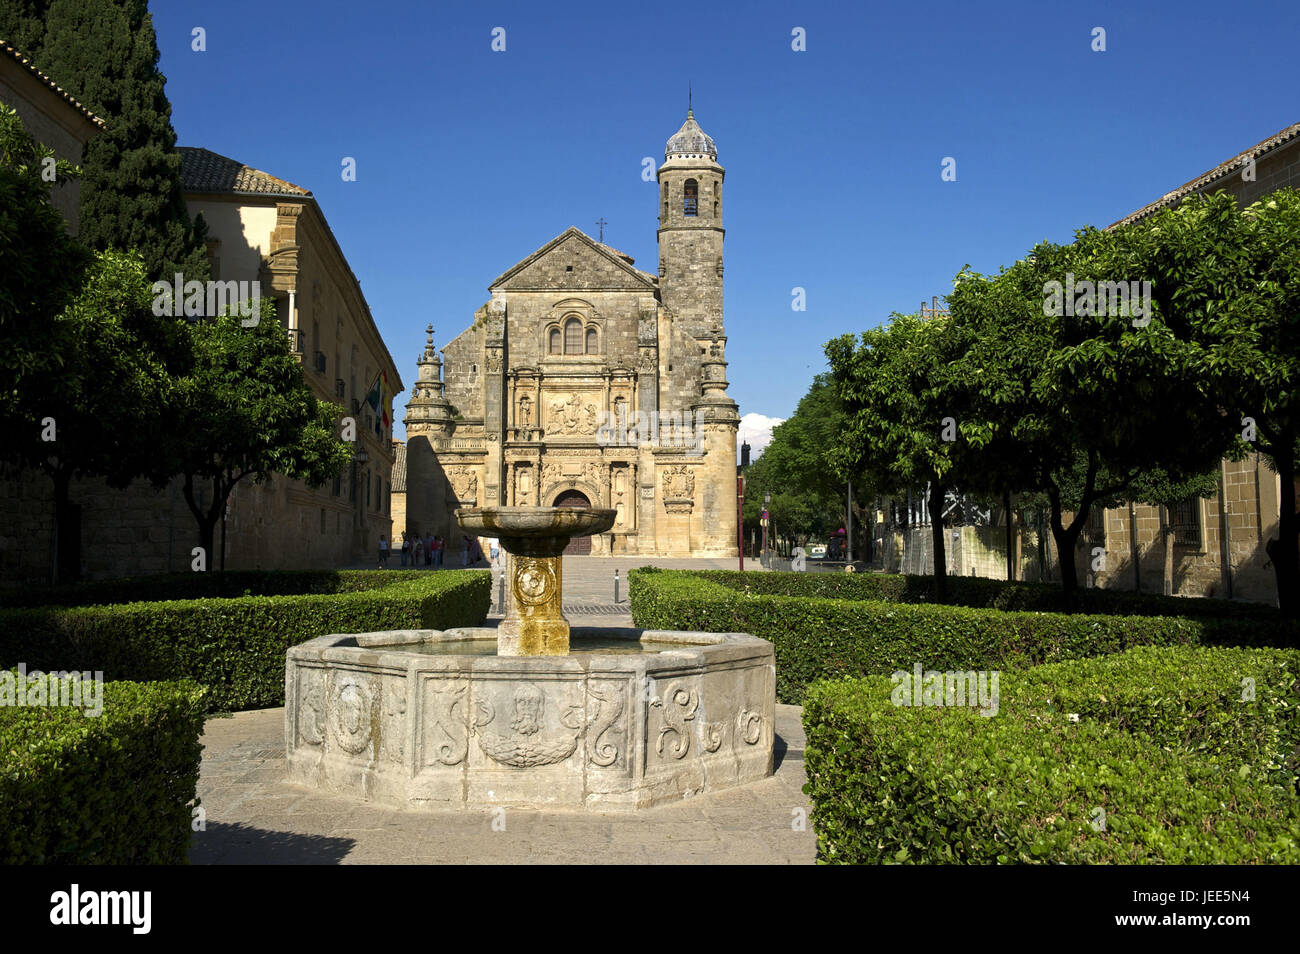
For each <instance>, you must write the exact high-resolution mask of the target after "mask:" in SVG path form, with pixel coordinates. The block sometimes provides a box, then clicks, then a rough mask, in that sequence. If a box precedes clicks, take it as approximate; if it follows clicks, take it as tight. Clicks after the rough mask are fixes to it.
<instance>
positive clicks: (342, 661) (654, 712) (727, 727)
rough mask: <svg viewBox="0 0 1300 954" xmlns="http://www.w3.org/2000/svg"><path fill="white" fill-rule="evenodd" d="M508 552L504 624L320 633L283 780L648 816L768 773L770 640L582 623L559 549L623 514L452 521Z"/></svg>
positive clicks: (504, 510) (393, 798)
mask: <svg viewBox="0 0 1300 954" xmlns="http://www.w3.org/2000/svg"><path fill="white" fill-rule="evenodd" d="M456 517H457V520H459V521H460V524H461V526H462V527H464V528H465V529H466V530H467V531H470V532H473V533H475V534H480V535H487V534H491V535H494V536H496V537H497V538H498V539H499V540H500V542H501V546H502V548H503V549H504V550H505V551H506V553H507V554H508V560H507V568H506V575H507V579H508V585H507V587H506V593H507V599H506V607H505V619H503V620H502V621H501V623H500V624H499V625H498V626H497V627H496V628H491V627H470V628H464V629H456V630H447V631H445V632H441V631H436V630H403V631H389V632H380V633H360V634H351V635H332V636H322V637H320V638H319V639H314V640H311V641H309V642H306V643H303V644H302V645H300V646H295V647H293V648H291V649H290V650H289V651H288V654H287V659H286V666H285V742H286V747H287V750H288V766H289V778H290V780H291V781H295V782H299V783H302V784H306V785H311V786H313V787H317V788H322V789H325V790H328V791H334V792H340V793H345V794H350V795H354V796H356V797H360V798H366V799H375V800H378V801H382V802H387V803H390V804H396V805H402V806H406V807H411V808H420V809H452V808H476V809H482V808H490V807H497V806H513V807H528V808H540V807H550V808H575V809H582V808H591V809H598V810H620V809H639V808H645V807H648V806H651V805H655V804H658V803H661V802H665V801H673V800H677V799H680V798H683V797H686V796H690V795H695V794H699V793H702V792H706V791H712V790H715V789H720V788H727V787H731V786H734V785H740V784H745V783H747V782H752V781H757V780H758V779H761V778H764V777H766V776H768V775H770V774H771V773H772V747H773V738H774V719H775V679H776V667H775V662H774V657H773V652H772V644H771V643H769V642H767V641H766V640H762V639H757V638H755V637H753V636H749V635H747V634H744V633H704V632H682V631H676V630H638V629H611V628H582V627H577V628H571V627H570V625H569V623H568V621H567V620H565V618H564V614H563V609H562V607H563V602H562V583H563V563H562V560H563V557H562V556H561V554H562V553H563V551H564V548H565V547H566V546H567V545H568V542H569V540H570V539H571V538H573V537H575V536H586V535H590V534H594V533H602V532H604V531H606V530H608V529H609V528H610V526H611V525H612V524H613V520H614V511H612V510H588V509H577V508H567V507H495V508H483V509H473V510H458V511H456Z"/></svg>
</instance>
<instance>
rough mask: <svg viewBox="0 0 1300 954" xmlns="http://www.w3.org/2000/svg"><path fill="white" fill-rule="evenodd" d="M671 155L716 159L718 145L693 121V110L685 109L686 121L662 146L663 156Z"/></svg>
mask: <svg viewBox="0 0 1300 954" xmlns="http://www.w3.org/2000/svg"><path fill="white" fill-rule="evenodd" d="M673 156H701V157H707V158H709V159H714V160H716V159H717V158H718V147H717V146H715V145H714V144H713V137H711V136H710V135H709V134H708V133H706V132H705V131H704V130H703V129H701V128H700V124H699V123H697V122H696V121H695V110H693V109H688V110H686V122H684V123H682V128H681V129H679V130H677V132H676V133H674V134H673V136H672V138H671V139H669V140H668V144H667V145H665V146H664V158H665V159H669V158H672V157H673Z"/></svg>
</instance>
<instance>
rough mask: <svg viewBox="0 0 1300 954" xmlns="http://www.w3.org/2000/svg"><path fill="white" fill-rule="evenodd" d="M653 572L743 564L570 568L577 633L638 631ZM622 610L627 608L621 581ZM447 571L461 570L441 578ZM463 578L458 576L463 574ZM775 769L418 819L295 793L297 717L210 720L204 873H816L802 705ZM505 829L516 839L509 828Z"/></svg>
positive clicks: (780, 725) (781, 734) (570, 607)
mask: <svg viewBox="0 0 1300 954" xmlns="http://www.w3.org/2000/svg"><path fill="white" fill-rule="evenodd" d="M649 564H654V565H658V566H665V567H680V568H686V567H689V568H700V569H703V568H711V567H718V568H734V567H735V565H736V561H734V560H667V559H664V560H655V559H654V558H645V557H627V558H619V557H566V558H565V560H564V595H565V612H566V615H569V616H570V618H571V619H572V621H573V622H574V623H575V624H576V625H581V626H627V625H630V623H631V617H630V615H628V610H627V582H626V581H627V571H628V569H630V568H632V567H635V566H646V565H649ZM616 569H617V570H618V572H619V598H620V603H618V604H615V603H614V591H613V584H614V571H615V570H616ZM441 572H448V571H441ZM450 572H456V571H454V570H453V571H450ZM776 713H777V715H776V744H775V754H774V762H775V768H776V771H775V773H774V774H773V775H772V777H771V778H767V779H764V780H763V781H761V782H758V783H756V784H753V785H748V786H743V787H739V788H733V789H727V790H724V791H721V792H716V793H709V794H704V795H697V796H694V797H691V798H688V799H685V800H683V801H682V802H680V803H677V804H671V805H662V806H659V807H656V808H649V809H644V810H642V811H640V812H636V813H625V812H620V813H608V814H606V813H597V812H577V811H537V810H528V809H508V810H506V811H505V813H504V815H498V816H497V817H495V818H494V815H493V813H492V812H474V811H468V812H467V811H461V812H418V811H412V810H407V809H400V808H392V807H388V806H381V805H376V804H373V803H366V802H361V801H356V800H353V799H350V798H344V797H341V796H335V795H328V794H324V793H321V792H317V791H315V790H313V789H308V788H304V787H301V786H296V785H291V784H288V783H286V782H285V781H283V779H284V775H285V755H284V710H283V709H282V708H280V709H263V710H258V711H253V712H240V713H236V714H234V715H232V716H225V717H221V716H214V717H212V718H210V719H208V722H207V726H206V728H205V731H204V734H203V738H202V742H203V746H204V750H203V767H202V772H201V776H200V779H199V796H200V798H201V800H202V805H203V808H204V812H205V819H206V825H207V829H206V831H202V832H197V833H196V834H195V835H194V841H193V846H192V848H191V851H190V860H191V861H192V862H193V863H195V864H547V863H550V864H811V863H813V861H814V860H815V856H816V838H815V835H814V834H813V832H812V827H811V824H810V822H809V821H808V810H809V802H808V798H807V797H806V796H805V795H804V794H803V791H802V789H803V784H804V781H805V776H804V768H803V750H804V732H803V726H802V724H801V722H800V718H801V713H802V710H801V709H800V708H799V707H798V706H782V705H778V706H777V707H776ZM502 828H504V830H499V829H502Z"/></svg>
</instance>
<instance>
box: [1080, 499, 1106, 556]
mask: <svg viewBox="0 0 1300 954" xmlns="http://www.w3.org/2000/svg"><path fill="white" fill-rule="evenodd" d="M1084 529H1085V530H1087V533H1088V540H1089V542H1091V543H1094V544H1096V545H1097V546H1099V547H1104V546H1105V545H1106V508H1105V507H1102V506H1101V505H1099V504H1094V505H1093V507H1092V510H1090V511H1089V512H1088V522H1087V524H1086V525H1085V527H1084Z"/></svg>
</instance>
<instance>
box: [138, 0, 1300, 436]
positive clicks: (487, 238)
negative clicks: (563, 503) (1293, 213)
mask: <svg viewBox="0 0 1300 954" xmlns="http://www.w3.org/2000/svg"><path fill="white" fill-rule="evenodd" d="M151 6H152V8H153V13H154V22H155V27H156V29H157V31H158V45H159V48H160V50H161V53H162V61H161V68H162V70H163V72H164V73H165V74H166V76H167V79H168V83H167V94H168V96H169V97H170V99H171V102H172V105H173V123H174V124H175V127H176V130H177V133H178V135H179V141H180V143H181V144H182V145H189V146H203V147H206V148H209V149H212V150H214V151H216V152H218V153H222V154H224V155H227V156H231V157H233V158H236V159H238V160H240V161H241V162H244V163H247V164H248V165H251V166H254V167H256V168H259V169H262V170H264V171H266V172H269V173H271V174H273V175H276V176H279V177H281V178H285V179H288V180H290V181H292V182H295V183H297V184H299V185H302V186H304V187H306V188H309V189H311V190H312V191H313V192H314V193H315V195H316V197H317V200H318V201H319V202H320V205H321V207H322V209H323V210H324V213H325V216H326V218H327V219H328V221H329V223H330V225H331V226H332V227H333V229H334V233H335V235H336V236H337V237H338V240H339V243H340V244H341V246H342V248H343V251H344V253H345V254H346V255H347V257H348V260H349V262H350V263H351V265H352V268H353V270H354V271H355V272H356V274H357V276H358V278H359V279H360V280H361V282H362V286H363V291H364V292H365V295H366V298H367V299H368V301H369V303H370V307H371V310H372V312H373V313H374V316H375V319H376V321H377V322H378V325H379V330H380V332H381V333H382V335H383V337H384V340H385V342H387V344H388V347H389V349H390V351H391V352H392V353H393V356H394V358H395V359H396V361H397V365H398V368H399V369H400V371H401V374H402V378H403V381H404V382H405V383H406V384H407V386H408V388H409V386H410V384H411V382H412V381H413V379H414V376H415V359H416V357H417V354H418V352H419V351H420V349H421V348H422V346H423V341H424V330H423V329H424V326H425V324H426V323H428V322H429V321H432V322H433V324H434V326H435V328H436V329H437V337H438V343H439V345H440V346H441V345H445V344H446V343H447V341H448V340H450V338H451V337H453V336H454V335H456V334H458V333H459V332H460V331H461V330H463V329H464V328H465V327H466V326H468V324H469V323H470V321H471V319H472V317H473V312H474V309H475V308H476V307H478V306H479V305H481V304H482V303H483V302H484V301H485V300H486V299H487V284H488V282H490V281H491V280H492V279H493V278H495V277H496V276H497V275H498V274H499V273H501V272H502V271H504V270H505V269H506V268H507V267H509V266H510V265H512V264H514V263H515V262H516V261H518V260H519V259H521V258H523V257H525V256H526V255H528V254H529V253H531V252H532V251H533V250H535V249H536V248H537V247H538V246H540V245H542V244H543V243H544V242H546V241H548V240H549V239H551V238H553V237H554V236H556V235H558V234H559V233H561V232H562V231H564V229H566V228H567V227H569V226H570V225H576V226H577V227H578V228H580V229H583V230H584V231H587V232H589V233H591V234H593V235H594V234H595V232H596V226H595V225H594V223H595V221H596V220H597V219H598V218H600V217H602V216H603V217H604V218H605V219H606V220H608V222H609V225H608V227H607V228H606V232H605V238H606V241H607V242H608V243H609V244H611V245H613V246H615V247H616V248H619V249H621V250H623V251H625V252H627V253H628V254H630V255H632V256H633V257H634V258H635V259H636V260H637V264H638V266H640V267H642V268H645V269H646V270H647V271H650V272H654V271H655V269H656V267H657V253H656V247H655V228H656V220H655V187H654V185H653V184H652V183H647V182H644V181H642V179H641V174H640V173H641V159H642V157H644V156H653V157H655V159H656V162H661V161H662V159H663V147H664V140H666V139H667V138H668V137H669V136H670V135H671V134H672V133H673V132H675V131H676V130H677V128H678V126H679V125H680V124H681V122H682V120H683V118H684V115H685V111H686V87H687V83H688V81H689V82H690V83H691V84H692V85H693V87H694V91H695V113H696V117H697V118H698V119H699V121H700V124H701V125H702V126H703V127H704V129H705V131H706V132H708V133H709V134H710V135H712V136H713V137H714V139H715V140H716V141H717V144H718V154H719V161H720V162H721V163H722V164H723V166H725V167H726V169H727V189H726V207H725V209H724V218H725V225H726V228H727V238H726V326H727V333H728V335H729V342H728V348H727V356H728V358H729V360H730V362H731V364H730V367H729V368H728V377H729V379H730V381H731V391H730V393H731V395H732V396H733V397H734V398H735V399H736V400H737V401H738V402H739V404H740V407H741V411H742V413H746V412H756V413H759V414H764V415H769V416H773V417H786V416H788V415H789V413H790V412H791V411H792V410H793V409H794V406H795V404H796V403H797V402H798V400H799V398H800V397H801V396H802V395H803V394H804V392H805V391H806V390H807V387H808V385H809V383H810V381H811V379H812V376H813V375H814V374H816V373H817V372H818V371H821V370H823V369H824V368H825V358H824V355H823V352H822V345H823V343H824V342H825V341H826V340H827V339H829V338H831V337H833V336H835V335H838V334H841V333H843V332H846V331H848V332H857V331H861V330H864V329H866V328H869V327H873V326H875V325H877V324H879V323H880V322H881V321H882V320H884V319H885V318H887V317H888V315H889V314H890V312H893V311H912V310H915V309H916V308H917V307H918V305H919V303H920V301H921V300H922V299H923V298H925V299H928V298H929V297H930V296H931V295H936V294H937V295H943V294H945V293H946V292H947V291H949V290H950V289H951V287H952V277H953V275H954V274H955V273H956V272H957V271H958V269H960V268H961V266H962V265H963V264H965V263H970V264H971V265H972V266H973V267H975V268H976V269H977V270H980V271H996V270H997V268H998V267H999V266H1001V265H1004V264H1007V263H1010V262H1011V261H1014V260H1015V259H1016V258H1018V257H1019V256H1020V255H1022V254H1023V253H1024V252H1025V251H1026V250H1027V249H1028V248H1029V247H1030V246H1032V245H1033V244H1034V243H1035V242H1037V241H1039V240H1042V239H1050V240H1054V241H1067V240H1069V238H1070V236H1071V234H1072V232H1073V230H1074V229H1076V228H1078V227H1080V226H1083V225H1085V224H1094V225H1099V226H1100V225H1107V224H1109V223H1110V222H1112V221H1114V220H1115V219H1117V218H1120V217H1121V216H1123V215H1125V214H1126V213H1128V212H1130V211H1132V210H1133V209H1136V208H1138V207H1140V206H1142V205H1144V204H1146V203H1147V202H1149V201H1152V200H1154V199H1156V198H1158V197H1159V196H1161V195H1163V194H1164V193H1165V192H1168V191H1170V190H1172V189H1173V188H1175V187H1176V186H1178V185H1181V184H1182V183H1183V182H1185V181H1186V180H1188V179H1190V178H1192V177H1193V176H1195V175H1198V174H1199V173H1201V172H1203V171H1205V170H1206V169H1209V168H1210V167H1211V166H1213V165H1215V164H1217V163H1218V162H1221V161H1223V160H1224V159H1227V158H1229V157H1230V156H1232V155H1233V154H1235V153H1237V152H1239V151H1241V150H1242V149H1245V148H1246V147H1247V146H1249V145H1251V144H1253V143H1255V142H1257V141H1258V140H1260V139H1263V138H1265V137H1266V136H1268V135H1271V134H1272V133H1274V132H1276V131H1277V130H1279V129H1281V128H1282V127H1284V126H1287V125H1289V124H1291V123H1293V122H1296V121H1298V120H1300V102H1298V101H1297V100H1298V98H1300V95H1298V94H1300V83H1298V82H1297V77H1296V68H1295V64H1296V41H1297V37H1298V36H1300V30H1298V29H1297V27H1300V3H1297V2H1296V0H1264V2H1252V3H1249V4H1238V5H1224V4H1222V3H1210V2H1208V0H1177V2H1175V0H1167V2H1162V3H1155V2H1141V0H1123V2H1072V3H1066V2H1060V0H1031V2H1000V3H999V2H983V3H972V2H969V0H956V2H929V3H905V4H893V3H847V2H846V3H840V4H821V3H812V4H809V3H766V2H744V3H740V2H737V3H729V4H708V3H698V2H697V3H672V2H655V3H644V4H641V3H638V4H624V3H618V2H613V3H576V2H575V3H566V2H557V0H548V2H546V3H537V2H530V3H511V4H506V3H451V4H435V3H430V2H428V0H422V2H387V0H386V2H383V3H369V4H364V3H356V2H355V0H348V2H337V0H258V2H253V0H223V2H221V3H201V4H200V3H160V2H154V3H153V4H151ZM196 26H201V27H204V28H205V29H206V31H207V46H208V49H207V52H205V53H196V52H192V51H191V49H190V44H191V30H192V28H193V27H196ZM1096 26H1100V27H1103V28H1105V30H1106V44H1107V51H1106V52H1104V53H1096V52H1093V51H1092V50H1091V49H1090V44H1091V32H1092V29H1093V27H1096ZM494 27H504V28H505V30H506V51H505V52H504V53H494V52H492V50H491V48H490V47H491V41H492V35H491V34H492V30H493V28H494ZM795 27H803V28H804V29H805V30H806V34H807V51H806V52H794V51H792V49H791V31H792V29H793V28H795ZM344 156H353V157H355V158H356V160H357V181H356V182H343V181H342V180H341V177H340V162H341V159H342V157H344ZM945 156H952V157H954V158H955V159H956V160H957V181H956V182H943V181H941V179H940V164H941V161H942V160H943V158H944V157H945ZM795 286H801V287H803V288H805V289H806V291H807V311H806V312H805V313H795V312H793V311H792V310H791V307H790V303H791V289H792V288H793V287H795ZM407 397H409V393H408V394H403V395H402V396H400V397H399V398H398V400H397V415H396V416H397V418H398V422H399V426H398V427H397V432H398V436H401V427H400V420H401V414H402V406H403V405H404V404H405V401H406V399H407Z"/></svg>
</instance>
